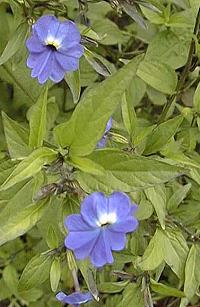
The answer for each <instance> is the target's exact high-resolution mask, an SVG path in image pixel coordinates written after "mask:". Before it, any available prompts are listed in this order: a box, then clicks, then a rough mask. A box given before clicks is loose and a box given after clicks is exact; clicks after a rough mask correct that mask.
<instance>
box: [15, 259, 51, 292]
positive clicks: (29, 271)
mask: <svg viewBox="0 0 200 307" xmlns="http://www.w3.org/2000/svg"><path fill="white" fill-rule="evenodd" d="M51 262H52V260H51V258H50V257H49V256H48V255H37V256H35V257H33V258H32V259H31V260H30V261H29V263H28V264H27V265H26V267H25V269H24V271H23V273H22V275H21V278H20V280H19V286H18V288H19V290H20V291H23V290H28V289H31V288H34V287H38V286H40V285H41V284H42V283H43V282H45V281H46V280H47V278H48V277H49V271H50V266H51Z"/></svg>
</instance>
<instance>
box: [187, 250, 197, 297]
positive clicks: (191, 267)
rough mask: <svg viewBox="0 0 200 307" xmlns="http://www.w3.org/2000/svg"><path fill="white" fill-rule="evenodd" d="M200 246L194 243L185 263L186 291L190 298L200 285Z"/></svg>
mask: <svg viewBox="0 0 200 307" xmlns="http://www.w3.org/2000/svg"><path fill="white" fill-rule="evenodd" d="M199 268H200V247H199V245H197V244H193V245H192V247H191V248H190V251H189V254H188V257H187V261H186V264H185V284H184V292H185V295H186V296H187V298H188V299H189V300H191V299H192V298H193V296H194V295H195V293H196V291H197V290H198V288H199V285H200V275H199Z"/></svg>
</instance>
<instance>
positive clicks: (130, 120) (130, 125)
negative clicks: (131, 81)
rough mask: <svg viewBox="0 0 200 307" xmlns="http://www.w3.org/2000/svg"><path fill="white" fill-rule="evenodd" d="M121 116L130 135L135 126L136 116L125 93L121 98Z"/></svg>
mask: <svg viewBox="0 0 200 307" xmlns="http://www.w3.org/2000/svg"><path fill="white" fill-rule="evenodd" d="M122 117H123V122H124V126H125V127H126V130H127V131H128V133H129V135H130V136H132V134H133V131H134V129H135V127H136V126H137V117H136V113H135V110H134V107H133V104H131V103H130V100H128V99H127V98H126V95H125V94H124V95H123V99H122Z"/></svg>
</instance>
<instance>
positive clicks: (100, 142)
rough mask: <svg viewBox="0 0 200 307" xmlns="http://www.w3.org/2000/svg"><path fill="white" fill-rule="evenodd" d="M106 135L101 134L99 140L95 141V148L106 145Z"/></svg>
mask: <svg viewBox="0 0 200 307" xmlns="http://www.w3.org/2000/svg"><path fill="white" fill-rule="evenodd" d="M106 142H107V136H105V135H104V136H103V137H102V138H101V140H100V141H99V142H98V143H97V146H96V147H97V148H104V147H105V146H106Z"/></svg>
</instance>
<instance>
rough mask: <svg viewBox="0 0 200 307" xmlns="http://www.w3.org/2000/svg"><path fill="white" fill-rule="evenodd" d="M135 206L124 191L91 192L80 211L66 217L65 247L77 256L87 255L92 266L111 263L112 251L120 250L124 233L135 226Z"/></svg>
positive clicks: (80, 257)
mask: <svg viewBox="0 0 200 307" xmlns="http://www.w3.org/2000/svg"><path fill="white" fill-rule="evenodd" d="M136 209H137V205H135V204H132V202H131V200H130V198H129V197H128V195H126V194H125V193H122V192H114V193H113V194H111V195H110V196H108V197H106V196H105V195H104V194H103V193H101V192H94V193H92V194H91V195H89V196H87V197H86V198H85V199H84V200H83V202H82V204H81V213H80V214H72V215H69V216H68V217H67V218H66V220H65V226H66V228H67V229H68V235H67V237H66V239H65V246H66V247H67V248H69V249H71V250H73V252H74V254H75V257H76V258H77V259H85V258H87V257H90V259H91V262H92V264H93V265H94V266H95V267H102V266H103V265H105V264H106V263H109V264H110V263H113V261H114V260H113V256H112V250H113V251H120V250H122V249H123V248H124V247H125V245H126V233H127V232H132V231H134V230H136V228H137V227H138V221H137V219H136V218H135V217H134V216H133V213H134V212H135V210H136Z"/></svg>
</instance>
